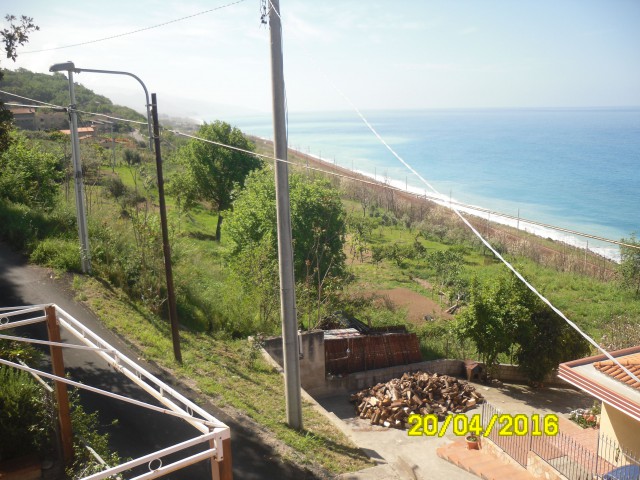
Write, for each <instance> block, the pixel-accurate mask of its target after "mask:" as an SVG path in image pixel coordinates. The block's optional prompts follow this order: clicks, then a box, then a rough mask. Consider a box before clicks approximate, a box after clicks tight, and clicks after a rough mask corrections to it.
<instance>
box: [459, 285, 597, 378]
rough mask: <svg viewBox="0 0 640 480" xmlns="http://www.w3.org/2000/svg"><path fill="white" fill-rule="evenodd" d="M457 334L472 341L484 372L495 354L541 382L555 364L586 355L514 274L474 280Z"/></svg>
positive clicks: (576, 336)
mask: <svg viewBox="0 0 640 480" xmlns="http://www.w3.org/2000/svg"><path fill="white" fill-rule="evenodd" d="M458 333H459V335H460V336H461V337H463V338H469V339H470V340H472V341H473V342H474V343H475V345H476V348H477V349H478V352H479V353H480V355H481V356H482V359H483V361H484V362H485V364H486V365H487V368H488V370H489V371H491V370H492V369H493V367H495V365H496V363H497V360H498V356H500V355H501V354H502V355H506V356H509V357H512V356H513V354H515V359H516V360H517V363H518V365H519V367H520V369H521V370H522V371H523V373H525V374H526V375H527V377H528V378H529V380H531V381H532V382H535V383H539V382H541V381H542V380H543V379H544V377H545V376H546V375H547V374H548V373H550V372H551V371H552V370H553V369H554V368H557V366H558V364H559V363H561V362H564V361H567V360H573V359H576V358H580V357H582V356H584V355H586V354H587V353H589V344H588V343H587V342H586V341H585V340H584V339H583V338H582V337H581V336H580V335H579V334H578V333H577V332H576V331H575V330H574V329H573V328H571V327H570V326H569V325H568V324H567V323H566V322H565V321H564V320H563V319H562V318H560V317H559V316H558V315H557V314H556V313H555V312H554V311H553V310H551V308H550V307H549V306H548V305H546V304H545V303H543V302H542V301H541V300H540V299H539V298H538V296H537V295H535V294H534V293H533V292H532V291H531V290H529V288H527V286H526V285H524V284H523V283H522V282H521V281H520V280H519V279H518V278H517V277H516V276H515V275H512V274H509V275H508V276H503V277H500V278H498V279H497V280H495V281H493V282H492V283H488V284H486V285H480V284H479V283H478V282H477V281H476V282H474V284H473V286H472V289H471V295H470V301H469V307H468V308H466V309H465V310H464V311H463V312H462V314H461V321H460V324H459V330H458Z"/></svg>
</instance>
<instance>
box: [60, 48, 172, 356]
mask: <svg viewBox="0 0 640 480" xmlns="http://www.w3.org/2000/svg"><path fill="white" fill-rule="evenodd" d="M49 71H50V72H61V71H66V72H67V73H68V77H69V95H70V97H71V105H70V107H69V112H70V114H71V116H70V118H71V137H72V141H73V142H72V147H73V148H72V150H73V165H74V170H75V178H76V207H77V211H78V229H79V232H80V243H81V246H82V262H83V263H82V271H83V272H85V273H88V272H91V264H90V262H89V236H88V232H87V219H86V213H85V210H84V201H83V197H84V195H83V190H84V186H83V182H82V166H81V164H80V144H79V141H78V118H77V111H76V97H75V91H74V84H73V73H74V72H76V73H80V72H90V73H107V74H111V75H127V76H129V77H133V78H135V79H136V80H137V81H138V83H139V84H140V85H142V88H143V90H144V95H145V98H146V101H147V103H146V107H147V125H148V127H149V149H150V150H151V151H153V150H154V148H153V147H154V144H155V152H156V168H157V170H158V193H159V197H160V198H159V200H160V223H161V226H162V244H163V253H164V266H165V274H166V279H167V296H168V302H169V320H170V322H171V335H172V337H173V352H174V356H175V358H176V360H177V361H178V362H180V363H182V354H181V352H180V337H179V331H178V314H177V307H176V300H175V292H174V288H173V273H172V271H171V250H170V247H169V231H168V227H167V211H166V205H165V200H164V180H163V176H162V158H161V156H160V132H159V126H158V108H157V103H156V98H155V93H154V94H153V122H152V120H151V117H152V115H151V107H152V105H151V103H150V102H149V91H148V90H147V86H146V85H145V84H144V82H143V81H142V80H140V78H139V77H138V76H136V75H134V74H133V73H129V72H121V71H115V70H97V69H94V68H78V67H76V66H75V65H74V64H73V62H71V61H69V62H65V63H56V64H55V65H52V66H51V67H50V68H49ZM152 125H153V131H152ZM85 261H86V268H85Z"/></svg>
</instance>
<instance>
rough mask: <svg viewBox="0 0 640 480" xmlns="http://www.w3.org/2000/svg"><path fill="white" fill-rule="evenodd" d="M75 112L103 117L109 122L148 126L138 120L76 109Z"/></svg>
mask: <svg viewBox="0 0 640 480" xmlns="http://www.w3.org/2000/svg"><path fill="white" fill-rule="evenodd" d="M76 112H78V113H83V114H85V115H89V116H94V117H104V118H109V119H111V120H118V121H120V122H129V123H137V124H139V125H149V122H141V121H139V120H129V119H128V118H120V117H114V116H111V115H106V114H104V113H95V112H86V111H84V110H77V109H76Z"/></svg>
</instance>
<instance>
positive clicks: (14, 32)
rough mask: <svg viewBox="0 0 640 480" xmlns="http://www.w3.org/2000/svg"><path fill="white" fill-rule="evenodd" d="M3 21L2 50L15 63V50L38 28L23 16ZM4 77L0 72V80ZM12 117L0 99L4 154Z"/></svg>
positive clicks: (0, 146) (0, 139) (0, 147)
mask: <svg viewBox="0 0 640 480" xmlns="http://www.w3.org/2000/svg"><path fill="white" fill-rule="evenodd" d="M4 18H5V20H6V21H7V22H9V27H8V28H3V29H2V30H0V37H2V42H3V43H4V50H5V53H6V54H7V58H10V59H11V60H13V61H14V62H15V60H16V58H17V57H18V54H17V52H16V50H17V48H18V47H19V46H21V45H24V44H25V43H27V42H28V41H29V34H30V33H31V32H33V31H36V30H40V27H38V26H36V25H35V24H34V23H33V18H30V17H25V16H24V15H23V16H21V17H20V19H18V18H17V17H15V16H14V15H6V16H5V17H4ZM3 77H4V74H3V72H2V70H0V80H2V78H3ZM12 118H13V115H11V112H10V111H8V110H6V109H5V108H4V104H3V103H2V99H0V152H4V151H5V150H6V149H7V148H8V147H9V143H10V141H11V138H10V136H9V131H10V130H11V120H12Z"/></svg>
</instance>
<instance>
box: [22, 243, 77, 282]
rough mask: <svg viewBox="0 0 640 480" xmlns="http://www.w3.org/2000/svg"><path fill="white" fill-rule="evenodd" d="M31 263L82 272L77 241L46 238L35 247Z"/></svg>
mask: <svg viewBox="0 0 640 480" xmlns="http://www.w3.org/2000/svg"><path fill="white" fill-rule="evenodd" d="M30 258H31V261H32V262H35V263H39V264H40V265H44V266H47V267H51V268H56V269H59V270H65V271H70V272H78V273H80V272H82V266H81V264H80V246H79V244H78V241H77V239H76V241H75V242H74V241H73V240H64V239H61V238H46V239H44V240H43V241H41V242H40V243H38V245H37V246H36V248H35V250H34V251H33V253H32V254H31V257H30Z"/></svg>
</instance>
